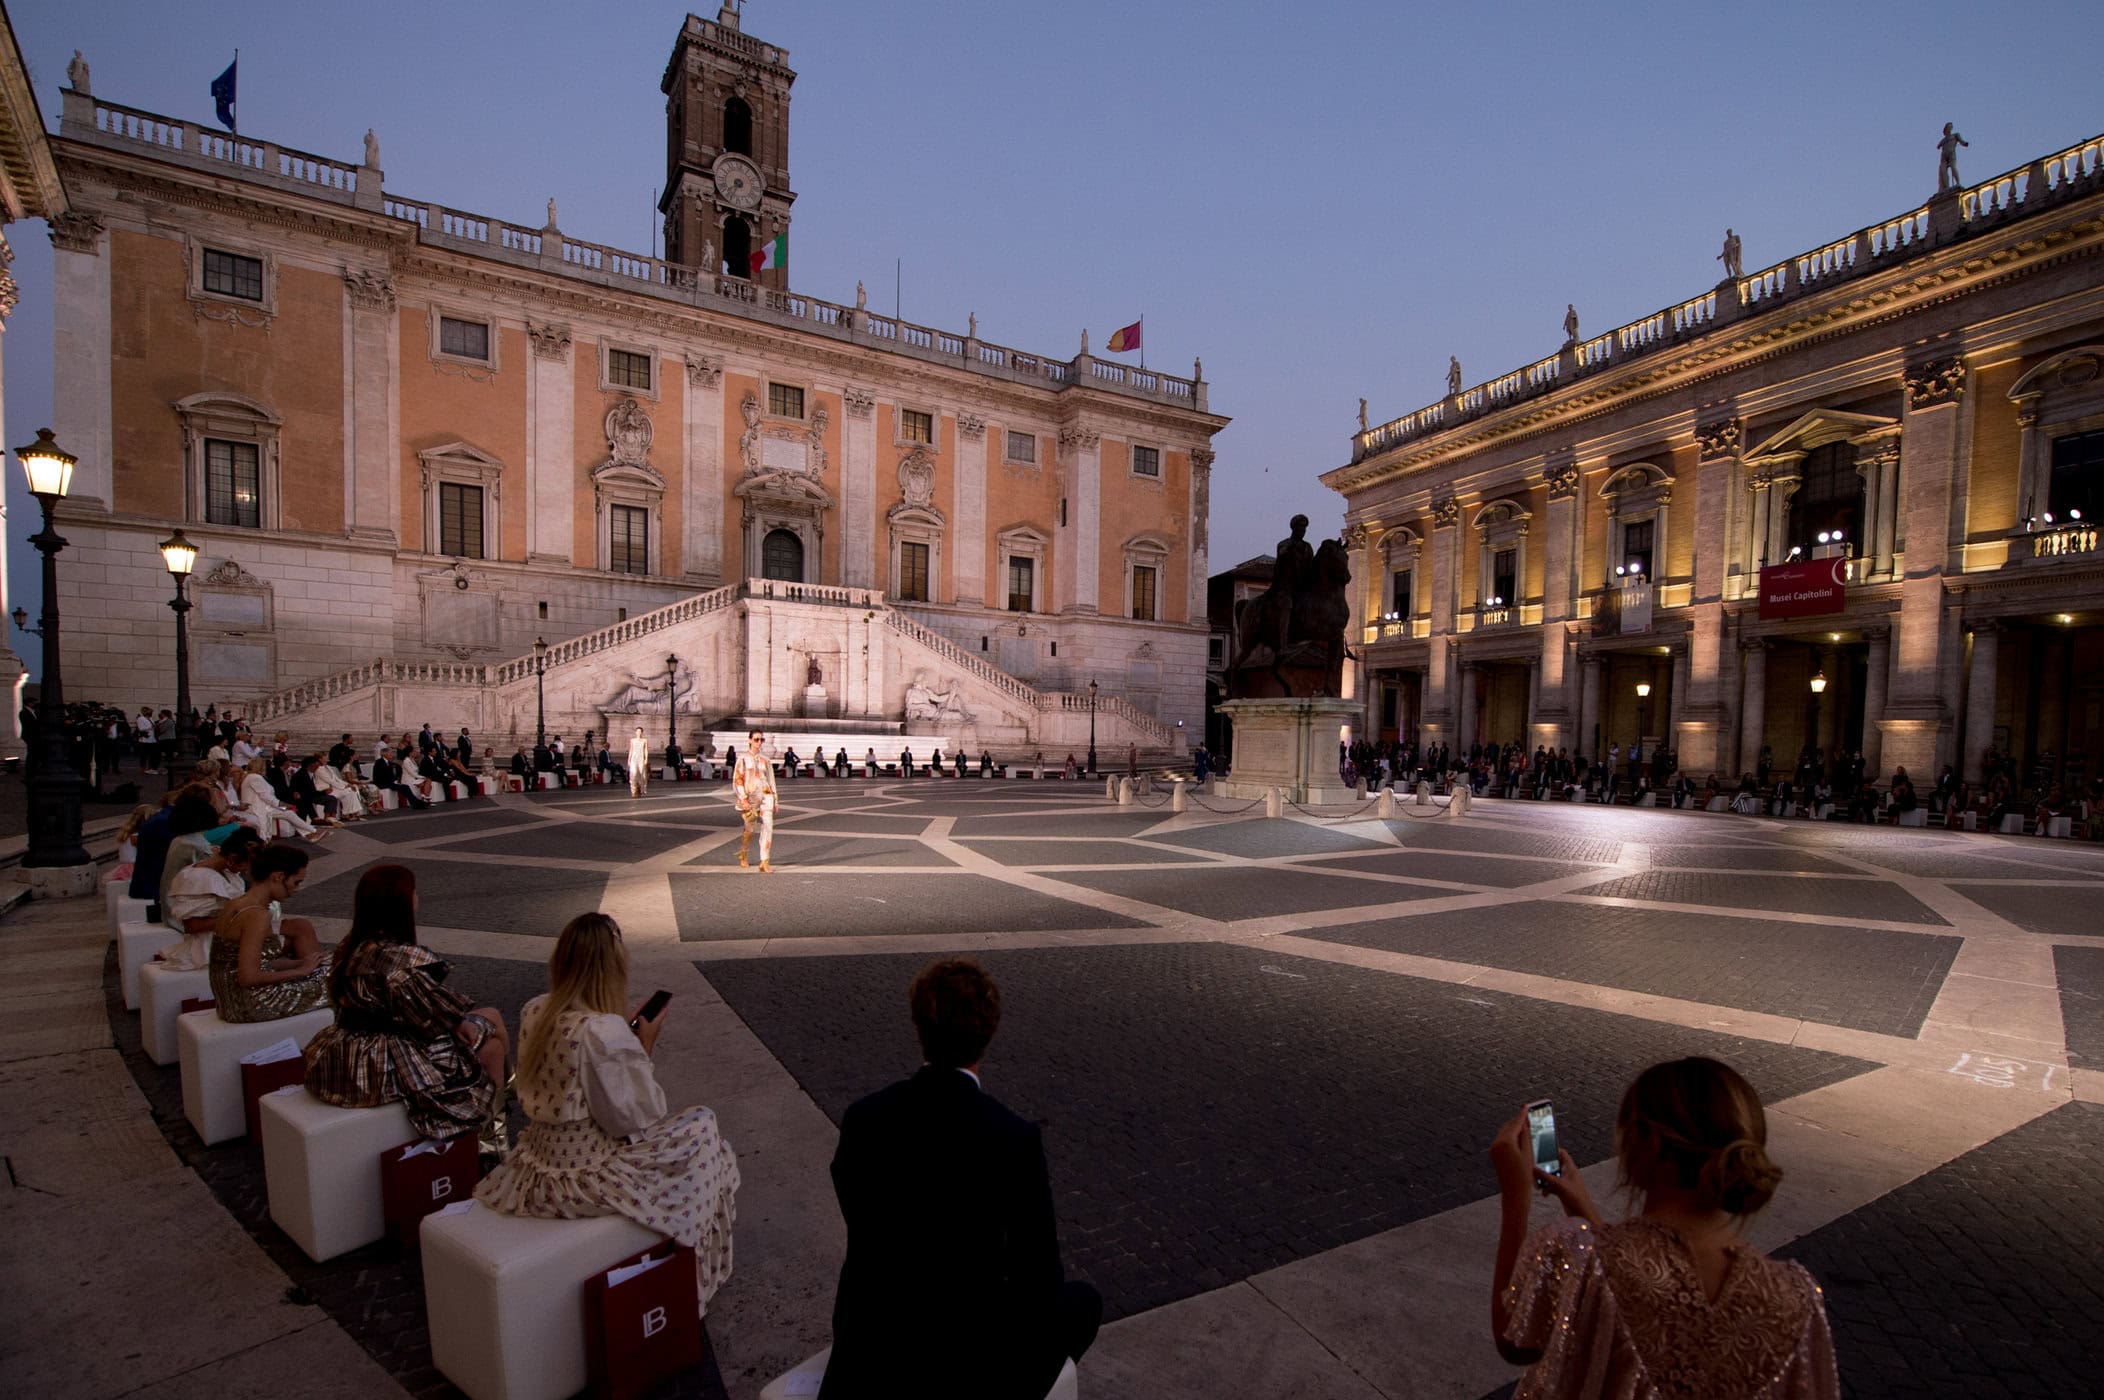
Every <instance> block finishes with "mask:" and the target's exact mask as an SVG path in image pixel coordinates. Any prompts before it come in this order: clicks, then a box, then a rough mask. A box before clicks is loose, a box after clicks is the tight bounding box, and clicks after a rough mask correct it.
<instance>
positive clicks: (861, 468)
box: [746, 384, 889, 588]
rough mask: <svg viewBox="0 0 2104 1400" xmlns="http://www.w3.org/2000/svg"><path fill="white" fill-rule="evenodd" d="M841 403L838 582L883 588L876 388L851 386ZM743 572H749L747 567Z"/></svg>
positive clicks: (855, 586)
mask: <svg viewBox="0 0 2104 1400" xmlns="http://www.w3.org/2000/svg"><path fill="white" fill-rule="evenodd" d="M840 402H841V404H842V405H843V407H844V408H845V409H846V412H847V420H846V421H845V422H844V423H842V424H841V427H840V440H841V456H842V457H843V458H844V459H845V460H843V461H842V463H841V467H840V527H841V555H842V561H841V575H842V577H841V580H840V581H841V582H842V583H843V584H845V585H846V586H848V587H849V588H881V587H884V586H886V580H879V579H878V577H877V423H876V408H877V395H876V391H875V390H874V389H860V388H857V387H855V386H854V385H852V384H850V385H848V386H847V387H846V388H844V389H842V390H841V391H840ZM746 572H747V573H748V574H750V573H752V572H753V569H752V568H751V566H750V565H748V566H747V567H746ZM886 574H887V578H888V575H889V570H888V569H887V570H886Z"/></svg>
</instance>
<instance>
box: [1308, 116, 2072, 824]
mask: <svg viewBox="0 0 2104 1400" xmlns="http://www.w3.org/2000/svg"><path fill="white" fill-rule="evenodd" d="M2100 161H2104V138H2099V139H2093V140H2089V141H2085V142H2082V143H2080V144H2077V145H2075V146H2072V147H2070V148H2068V149H2066V150H2062V151H2056V152H2052V153H2049V154H2047V155H2045V156H2042V157H2041V158H2039V159H2037V160H2034V161H2032V162H2030V163H2029V164H2028V165H2026V166H2024V167H2022V168H2020V169H2017V170H2014V171H2010V172H2008V173H2007V174H2004V175H2001V176H1998V177H1997V178H1995V179H1993V180H1990V181H1987V182H1986V183H1984V184H1979V185H1975V186H1968V187H1961V188H1956V189H1950V190H1947V191H1944V192H1941V193H1939V194H1938V195H1936V196H1934V197H1932V198H1930V199H1929V200H1928V201H1927V202H1926V203H1925V204H1923V205H1921V206H1918V207H1916V208H1913V209H1909V210H1907V211H1904V212H1903V213H1901V214H1900V215H1898V216H1897V217H1894V218H1891V219H1887V220H1884V221H1882V222H1879V223H1876V224H1872V225H1870V226H1869V227H1867V228H1864V229H1861V230H1858V231H1856V232H1854V233H1850V234H1847V235H1845V236H1843V237H1840V238H1838V239H1836V240H1835V241H1833V242H1831V243H1828V244H1826V245H1824V246H1822V247H1819V248H1816V249H1813V250H1811V251H1810V252H1807V253H1804V254H1801V255H1799V256H1796V257H1792V258H1788V259H1785V260H1783V261H1782V262H1780V263H1777V264H1775V265H1773V266H1771V267H1766V268H1763V269H1761V270H1759V271H1756V272H1752V273H1740V272H1739V269H1738V268H1736V267H1733V268H1732V271H1733V273H1734V274H1735V275H1733V276H1729V277H1727V278H1726V280H1725V281H1723V282H1722V283H1720V284H1718V285H1717V286H1716V287H1714V288H1712V289H1710V290H1708V291H1705V292H1703V293H1701V294H1700V295H1698V296H1696V297H1694V298H1692V299H1690V300H1686V301H1681V302H1677V303H1675V304H1674V305H1672V306H1669V307H1667V308H1666V309H1665V310H1663V311H1660V312H1658V313H1657V314H1655V315H1652V316H1647V317H1644V318H1643V319H1641V320H1639V321H1636V322H1633V323H1632V324H1630V325H1627V326H1622V327H1618V328H1616V329H1615V330H1612V331H1609V332H1607V333H1606V334H1604V335H1582V334H1580V333H1579V331H1578V330H1577V327H1576V324H1575V322H1576V316H1575V313H1574V314H1573V316H1572V318H1571V321H1570V322H1569V323H1567V326H1566V329H1567V331H1568V332H1569V334H1568V339H1567V341H1566V343H1565V344H1564V346H1563V347H1562V349H1561V350H1559V351H1558V352H1557V353H1555V354H1553V355H1550V356H1548V357H1547V358H1545V359H1541V360H1538V361H1536V362H1534V363H1533V364H1530V365H1527V366H1525V367H1523V368H1520V369H1518V370H1515V371H1513V372H1512V373H1510V374H1506V375H1502V376H1500V377H1498V378H1496V379H1493V380H1490V381H1489V382H1487V383H1483V384H1479V385H1477V386H1475V387H1473V388H1467V389H1464V388H1462V387H1461V384H1460V376H1459V371H1458V368H1457V369H1456V371H1455V374H1454V377H1453V379H1452V380H1451V381H1450V390H1451V392H1450V393H1449V394H1448V395H1447V396H1446V397H1445V398H1443V399H1442V400H1440V401H1439V402H1437V403H1433V404H1430V405H1428V406H1426V407H1424V408H1421V409H1419V410H1417V411H1416V412H1414V413H1409V414H1405V415H1403V416H1402V417H1399V418H1396V419H1393V420H1391V421H1389V422H1386V423H1380V424H1376V425H1371V426H1369V425H1368V424H1366V423H1365V421H1364V419H1363V415H1362V421H1361V425H1360V431H1359V432H1358V433H1356V434H1355V435H1354V436H1353V438H1352V443H1351V460H1350V462H1349V463H1348V464H1347V465H1344V466H1340V467H1338V468H1336V469H1334V470H1332V471H1330V472H1327V473H1325V474H1324V476H1323V481H1324V482H1325V483H1326V484H1327V485H1329V486H1330V487H1331V488H1333V489H1334V490H1336V491H1338V492H1339V493H1340V494H1342V495H1343V496H1344V498H1345V502H1346V539H1347V542H1348V543H1349V544H1350V545H1351V546H1352V548H1353V551H1354V561H1355V568H1354V573H1355V575H1356V578H1355V583H1354V588H1353V607H1354V617H1353V624H1352V626H1353V631H1352V634H1351V635H1352V640H1353V641H1354V643H1355V650H1356V652H1357V659H1356V662H1355V664H1354V665H1353V666H1352V667H1351V668H1350V669H1351V673H1352V674H1351V679H1350V684H1351V685H1352V687H1353V694H1354V695H1355V697H1357V698H1359V699H1362V700H1363V702H1364V705H1365V710H1364V730H1363V733H1364V734H1365V735H1366V736H1367V737H1370V738H1375V739H1379V738H1383V737H1389V738H1401V737H1408V736H1411V735H1415V736H1416V737H1417V738H1419V739H1420V741H1421V742H1426V743H1430V742H1436V741H1439V740H1445V741H1446V742H1448V743H1450V744H1452V745H1453V746H1455V748H1456V749H1466V748H1467V747H1468V746H1469V745H1471V744H1473V743H1477V742H1485V743H1489V742H1496V743H1506V742H1517V743H1521V744H1524V745H1526V746H1527V747H1528V748H1529V749H1532V748H1533V747H1535V746H1537V745H1551V746H1558V747H1566V746H1567V747H1569V748H1570V749H1571V750H1572V751H1573V752H1574V753H1575V752H1583V753H1587V754H1591V755H1595V756H1598V755H1602V754H1604V753H1605V751H1606V749H1607V748H1608V746H1609V745H1610V744H1614V745H1619V746H1621V747H1622V748H1624V749H1626V748H1627V747H1628V746H1629V744H1630V743H1631V742H1632V741H1633V740H1636V739H1638V738H1640V737H1641V739H1642V741H1643V744H1644V748H1645V750H1646V751H1647V752H1648V751H1649V750H1650V749H1652V748H1653V747H1655V746H1657V745H1659V744H1661V743H1663V744H1666V745H1668V746H1670V747H1672V748H1674V749H1677V751H1678V753H1679V756H1680V766H1681V767H1682V768H1683V769H1684V770H1687V771H1689V772H1692V773H1694V774H1695V775H1696V776H1697V777H1698V778H1700V777H1701V776H1703V775H1706V774H1707V773H1709V772H1711V771H1716V772H1719V773H1722V774H1725V775H1736V774H1738V773H1740V772H1743V771H1750V770H1752V769H1753V768H1754V767H1755V766H1756V764H1757V762H1758V761H1759V756H1760V753H1761V751H1762V749H1763V748H1764V747H1765V748H1767V749H1768V750H1770V752H1771V754H1772V756H1773V759H1774V762H1775V764H1776V765H1777V766H1778V767H1780V768H1783V769H1785V770H1787V768H1788V766H1789V765H1791V764H1792V763H1794V761H1795V759H1796V757H1797V755H1798V753H1799V752H1800V750H1801V749H1802V748H1804V747H1805V746H1807V745H1816V746H1818V747H1820V748H1823V749H1824V750H1825V751H1826V752H1827V753H1828V754H1829V755H1832V754H1834V753H1836V752H1837V751H1839V752H1847V751H1852V750H1855V749H1861V750H1862V751H1863V754H1864V757H1865V760H1866V762H1867V763H1868V765H1869V770H1870V771H1871V772H1873V773H1876V774H1878V775H1880V776H1881V777H1886V776H1889V775H1890V774H1891V773H1892V771H1893V770H1894V768H1895V767H1898V766H1904V767H1906V768H1907V769H1908V770H1909V772H1910V774H1912V775H1913V776H1914V777H1915V779H1916V781H1917V782H1921V783H1923V784H1924V785H1926V783H1927V782H1929V781H1932V780H1933V779H1934V777H1935V775H1936V773H1937V772H1938V771H1940V766H1941V765H1942V764H1944V763H1951V764H1954V765H1958V766H1959V768H1960V771H1961V773H1962V774H1963V775H1964V776H1966V777H1969V778H1976V777H1977V776H1978V774H1979V768H1980V760H1981V756H1982V754H1983V753H1984V752H1985V751H1986V750H1987V749H1988V748H1989V746H1990V745H1992V746H1994V747H1995V748H1996V749H1997V750H1998V751H1999V752H2000V753H2003V754H2014V755H2015V756H2017V757H2018V758H2019V760H2020V761H2024V762H2027V763H2028V762H2034V761H2050V762H2063V761H2065V762H2067V763H2068V764H2069V766H2070V767H2071V768H2072V767H2075V766H2076V765H2075V762H2074V761H2073V759H2072V758H2071V756H2072V755H2084V754H2095V753H2097V752H2098V750H2099V747H2100V745H2104V552H2100V551H2099V549H2098V534H2097V524H2096V522H2097V519H2098V516H2099V514H2100V513H2104V170H2100ZM2027 771H2028V770H2027ZM2078 771H2079V770H2078Z"/></svg>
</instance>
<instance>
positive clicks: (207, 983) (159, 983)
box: [139, 934, 212, 1065]
mask: <svg viewBox="0 0 2104 1400" xmlns="http://www.w3.org/2000/svg"><path fill="white" fill-rule="evenodd" d="M169 937H170V939H171V940H172V939H173V938H174V935H173V934H170V935H169ZM211 995H212V977H211V974H210V973H208V972H206V971H205V970H204V969H203V968H199V969H198V970H197V971H195V972H182V971H179V970H177V969H175V968H172V967H169V966H168V965H167V964H165V963H156V962H149V963H147V964H145V965H144V966H142V967H141V968H140V969H139V1044H140V1046H141V1048H142V1049H144V1050H145V1051H146V1058H147V1059H149V1060H152V1061H153V1062H154V1063H155V1064H157V1065H172V1064H174V1063H175V1062H176V1059H177V1052H178V1046H177V1043H176V1038H175V1022H176V1018H177V1017H179V1016H181V1015H182V1013H183V1003H184V1002H186V1001H188V1000H190V999H191V998H192V997H209V996H211Z"/></svg>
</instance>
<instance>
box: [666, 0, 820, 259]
mask: <svg viewBox="0 0 2104 1400" xmlns="http://www.w3.org/2000/svg"><path fill="white" fill-rule="evenodd" d="M743 8H744V3H743V0H724V5H723V8H722V9H720V10H718V11H717V12H716V18H715V20H714V21H710V20H705V19H702V18H701V17H700V16H698V15H688V16H687V22H686V24H685V25H684V26H683V27H682V28H681V29H680V32H679V38H678V40H677V41H676V42H675V43H674V44H673V45H672V58H671V61H670V62H668V63H667V64H666V65H665V79H664V82H663V83H661V84H660V85H659V86H660V87H661V88H662V89H663V91H664V94H665V192H664V194H663V195H662V196H661V197H660V199H659V202H658V212H659V213H660V214H662V215H663V216H664V220H665V257H666V258H667V260H669V261H671V262H675V263H684V264H686V265H687V266H689V267H692V268H695V269H697V270H699V271H702V272H704V273H715V272H719V271H720V272H724V273H727V274H728V275H730V276H732V277H742V278H748V279H751V280H754V281H757V282H758V283H759V284H760V285H761V286H764V287H769V288H773V289H774V290H777V291H781V290H785V289H786V288H787V286H788V269H787V268H786V267H780V266H770V267H769V268H767V269H766V270H765V271H761V272H755V271H754V270H753V264H754V262H755V261H757V260H758V259H759V257H760V256H761V255H762V254H763V252H764V250H766V249H767V248H768V247H769V245H771V244H773V243H774V240H775V239H776V238H777V237H780V236H786V235H787V234H788V232H789V206H790V205H791V204H792V203H794V202H795V200H796V195H795V193H794V192H793V191H792V190H791V189H790V188H789V86H790V84H792V83H794V82H795V81H796V74H795V73H794V72H793V71H791V69H790V67H789V54H788V51H787V50H785V49H779V48H776V47H775V46H774V45H773V44H766V43H762V42H760V41H759V40H758V39H755V38H753V37H751V36H750V35H748V34H746V33H745V32H744V31H743V30H741V29H740V28H739V20H740V11H741V10H742V9H743ZM704 261H706V262H707V266H704V265H703V264H704Z"/></svg>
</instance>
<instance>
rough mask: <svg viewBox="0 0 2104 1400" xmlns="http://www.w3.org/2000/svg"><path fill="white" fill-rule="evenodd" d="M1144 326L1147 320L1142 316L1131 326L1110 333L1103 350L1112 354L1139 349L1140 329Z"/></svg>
mask: <svg viewBox="0 0 2104 1400" xmlns="http://www.w3.org/2000/svg"><path fill="white" fill-rule="evenodd" d="M1146 324H1147V318H1146V317H1145V316H1142V317H1141V318H1140V319H1139V320H1137V321H1134V322H1133V323H1132V324H1131V325H1129V326H1127V327H1125V328H1124V329H1123V330H1115V331H1112V332H1111V333H1110V339H1109V340H1107V341H1105V342H1104V344H1103V348H1104V349H1106V350H1109V351H1112V352H1114V353H1123V352H1124V351H1127V350H1137V349H1139V348H1140V327H1142V326H1144V325H1146Z"/></svg>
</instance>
